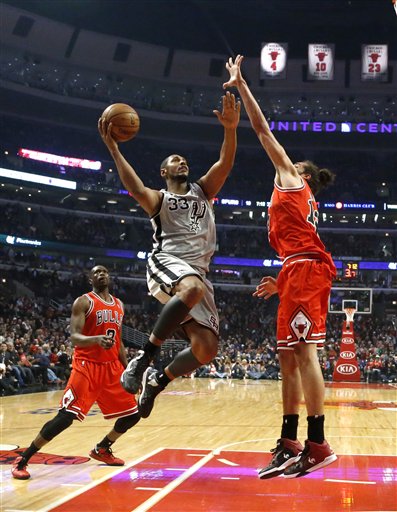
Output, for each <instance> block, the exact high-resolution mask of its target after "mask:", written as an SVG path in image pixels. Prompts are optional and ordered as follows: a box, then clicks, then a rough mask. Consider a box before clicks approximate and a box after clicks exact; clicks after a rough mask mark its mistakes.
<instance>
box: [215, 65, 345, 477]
mask: <svg viewBox="0 0 397 512" xmlns="http://www.w3.org/2000/svg"><path fill="white" fill-rule="evenodd" d="M242 60H243V57H242V56H241V55H238V56H237V57H236V59H235V60H234V61H233V60H232V59H229V61H228V62H227V63H226V68H227V70H228V71H229V73H230V80H229V81H228V82H226V83H225V84H224V86H223V87H224V88H226V87H237V89H238V91H239V93H240V96H241V99H242V101H243V104H244V106H245V109H246V111H247V114H248V117H249V119H250V121H251V125H252V127H253V129H254V130H255V132H256V134H257V136H258V138H259V141H260V142H261V144H262V146H263V148H264V149H265V151H266V153H267V154H268V156H269V158H270V159H271V161H272V163H273V165H274V167H275V169H276V175H275V180H274V190H273V195H272V198H271V206H270V207H269V223H268V233H269V241H270V245H271V246H272V247H273V248H274V249H275V250H276V251H277V253H278V255H279V256H280V258H281V259H282V261H283V266H282V270H281V271H280V273H279V275H278V277H277V280H275V279H273V278H269V277H265V278H263V279H262V281H261V283H260V284H259V286H258V287H257V290H256V292H255V293H254V296H257V297H263V298H265V299H267V298H269V297H270V296H271V295H273V294H274V293H278V294H279V297H280V305H279V309H278V314H277V348H278V354H279V360H280V367H281V373H282V396H283V424H282V429H281V436H280V439H279V440H278V441H277V446H276V447H275V448H274V449H273V450H272V453H273V458H272V460H271V462H270V463H269V465H268V466H266V467H264V468H263V469H261V470H259V477H260V478H270V477H273V476H277V475H280V474H283V475H284V477H286V478H294V477H298V476H303V475H305V474H307V473H310V472H312V471H314V470H316V469H320V468H322V467H324V466H327V465H328V464H330V463H331V462H333V461H334V460H336V458H337V457H336V455H335V454H334V452H333V451H332V449H331V448H330V446H329V444H328V443H327V441H326V440H325V439H324V380H323V376H322V373H321V368H320V364H319V361H318V357H317V349H318V348H322V347H323V343H324V340H325V320H326V315H327V309H328V297H329V294H330V291H331V283H332V279H333V278H334V277H335V274H336V272H335V266H334V263H333V261H332V258H331V255H330V254H329V253H328V252H326V250H325V247H324V244H323V243H322V242H321V240H320V238H319V236H318V233H317V222H318V211H317V205H316V200H315V199H314V196H313V194H315V193H317V192H319V191H320V190H322V189H323V188H325V187H326V186H327V185H329V184H330V183H332V182H333V180H334V174H333V173H332V172H331V171H329V170H328V169H319V168H318V167H317V166H315V165H314V164H313V163H312V162H309V161H304V162H298V163H296V164H293V163H292V162H291V160H290V159H289V157H288V155H287V154H286V152H285V150H284V148H283V147H282V146H281V145H280V144H279V142H278V141H277V140H276V138H275V137H274V135H273V133H272V132H271V130H270V127H269V124H268V122H267V120H266V119H265V116H264V115H263V112H262V111H261V109H260V107H259V105H258V103H257V101H256V100H255V98H254V97H253V95H252V93H251V91H250V89H249V87H248V86H247V83H246V81H245V80H244V78H243V76H242V74H241V63H242ZM302 395H303V396H304V399H305V403H306V409H307V415H308V418H307V420H308V433H307V437H308V439H307V440H306V442H305V446H304V447H303V446H302V445H301V443H300V442H299V441H298V439H297V430H298V419H299V404H300V402H301V399H302Z"/></svg>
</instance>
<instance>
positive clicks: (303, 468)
mask: <svg viewBox="0 0 397 512" xmlns="http://www.w3.org/2000/svg"><path fill="white" fill-rule="evenodd" d="M337 458H338V457H337V456H336V455H335V453H334V452H333V450H332V448H331V447H330V445H329V444H328V443H327V441H323V442H322V443H321V444H319V443H314V442H313V441H309V440H306V441H305V448H304V450H303V451H302V453H301V454H300V456H299V458H298V460H297V461H296V462H294V464H292V465H291V466H290V467H289V468H287V469H286V470H285V471H284V477H285V478H296V477H298V476H304V475H306V474H307V473H311V472H312V471H315V470H316V469H321V468H323V467H325V466H328V464H331V462H334V461H335V460H336V459H337Z"/></svg>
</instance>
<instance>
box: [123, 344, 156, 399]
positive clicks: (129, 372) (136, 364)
mask: <svg viewBox="0 0 397 512" xmlns="http://www.w3.org/2000/svg"><path fill="white" fill-rule="evenodd" d="M149 365H150V359H149V356H148V355H147V354H145V352H144V351H143V350H140V351H139V352H138V355H137V356H136V357H134V359H131V361H130V362H129V363H128V365H127V368H126V369H125V370H124V371H123V373H122V375H121V377H120V383H121V385H122V386H123V388H124V389H125V390H126V391H127V392H128V393H131V394H133V395H135V394H136V393H138V391H139V388H140V387H141V382H142V378H143V374H144V371H145V370H146V368H147V367H148V366H149Z"/></svg>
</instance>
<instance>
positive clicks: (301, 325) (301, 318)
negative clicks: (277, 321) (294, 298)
mask: <svg viewBox="0 0 397 512" xmlns="http://www.w3.org/2000/svg"><path fill="white" fill-rule="evenodd" d="M311 326H312V323H311V321H310V320H309V319H308V318H307V316H306V315H305V314H304V313H303V312H302V311H298V313H297V314H296V315H295V316H294V318H293V319H292V322H291V328H292V331H293V332H294V334H295V336H296V337H297V339H298V340H301V339H304V340H305V339H306V337H307V335H308V333H309V331H310V328H311Z"/></svg>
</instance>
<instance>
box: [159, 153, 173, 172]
mask: <svg viewBox="0 0 397 512" xmlns="http://www.w3.org/2000/svg"><path fill="white" fill-rule="evenodd" d="M170 156H171V155H169V156H167V158H164V160H163V161H162V162H161V164H160V171H161V169H165V168H166V167H167V164H168V160H169V158H170Z"/></svg>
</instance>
